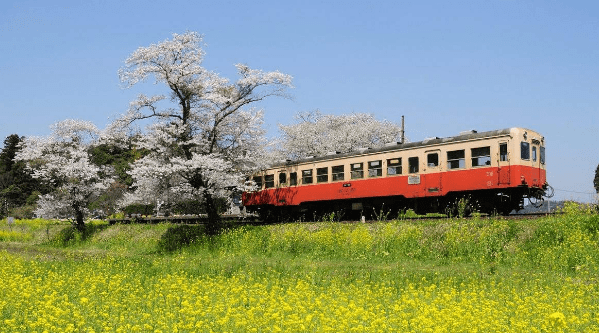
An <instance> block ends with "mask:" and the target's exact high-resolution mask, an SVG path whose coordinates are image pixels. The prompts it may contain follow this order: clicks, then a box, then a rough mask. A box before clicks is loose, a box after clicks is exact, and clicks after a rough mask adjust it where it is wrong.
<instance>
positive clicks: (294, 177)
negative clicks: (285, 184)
mask: <svg viewBox="0 0 599 333" xmlns="http://www.w3.org/2000/svg"><path fill="white" fill-rule="evenodd" d="M289 185H291V186H295V185H297V172H291V173H289Z"/></svg>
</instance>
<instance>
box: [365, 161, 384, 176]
mask: <svg viewBox="0 0 599 333" xmlns="http://www.w3.org/2000/svg"><path fill="white" fill-rule="evenodd" d="M382 175H383V163H382V161H381V160H379V161H372V162H368V177H381V176H382Z"/></svg>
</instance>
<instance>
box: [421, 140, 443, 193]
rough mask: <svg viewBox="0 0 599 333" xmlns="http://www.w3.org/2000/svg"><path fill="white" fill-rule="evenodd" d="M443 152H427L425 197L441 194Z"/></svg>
mask: <svg viewBox="0 0 599 333" xmlns="http://www.w3.org/2000/svg"><path fill="white" fill-rule="evenodd" d="M440 158H441V151H440V150H431V151H427V152H426V175H425V176H424V177H425V181H424V184H425V195H426V196H435V195H438V193H439V192H441V175H442V174H443V173H442V172H441V160H440Z"/></svg>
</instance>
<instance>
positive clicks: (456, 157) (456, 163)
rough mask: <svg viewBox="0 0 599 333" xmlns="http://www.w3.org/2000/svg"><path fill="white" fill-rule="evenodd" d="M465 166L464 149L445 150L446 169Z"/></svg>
mask: <svg viewBox="0 0 599 333" xmlns="http://www.w3.org/2000/svg"><path fill="white" fill-rule="evenodd" d="M465 167H466V152H465V151H464V149H461V150H453V151H448V152H447V169H448V170H451V169H463V168H465Z"/></svg>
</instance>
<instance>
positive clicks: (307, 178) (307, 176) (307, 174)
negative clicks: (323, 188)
mask: <svg viewBox="0 0 599 333" xmlns="http://www.w3.org/2000/svg"><path fill="white" fill-rule="evenodd" d="M302 184H312V169H308V170H302Z"/></svg>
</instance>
